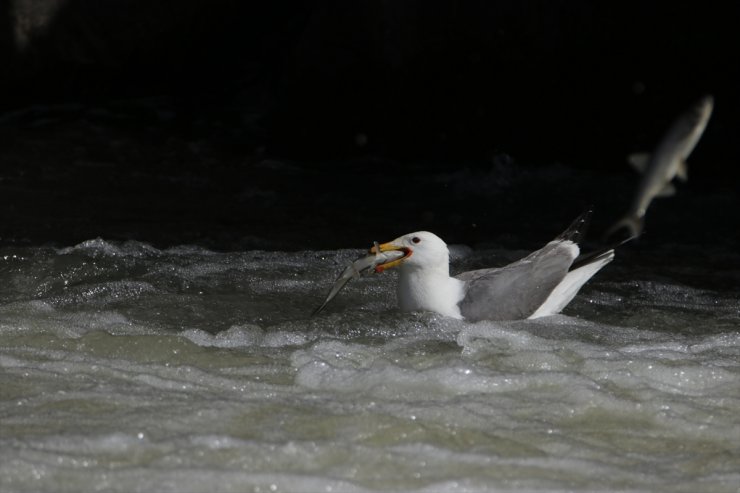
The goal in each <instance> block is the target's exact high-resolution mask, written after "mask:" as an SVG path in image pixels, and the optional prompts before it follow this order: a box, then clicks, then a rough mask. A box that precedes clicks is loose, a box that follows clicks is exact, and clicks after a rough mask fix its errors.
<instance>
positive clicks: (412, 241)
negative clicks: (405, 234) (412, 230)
mask: <svg viewBox="0 0 740 493" xmlns="http://www.w3.org/2000/svg"><path fill="white" fill-rule="evenodd" d="M411 243H421V238H419V237H418V236H414V237H413V238H411Z"/></svg>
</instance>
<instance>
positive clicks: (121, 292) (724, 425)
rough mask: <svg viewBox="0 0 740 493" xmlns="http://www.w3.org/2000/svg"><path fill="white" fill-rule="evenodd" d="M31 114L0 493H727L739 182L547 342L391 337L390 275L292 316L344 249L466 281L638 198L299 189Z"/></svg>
mask: <svg viewBox="0 0 740 493" xmlns="http://www.w3.org/2000/svg"><path fill="white" fill-rule="evenodd" d="M130 108H131V107H130V105H128V106H127V111H131V110H130ZM146 108H150V107H149V106H147V107H146ZM142 111H144V110H142ZM145 111H150V110H149V109H146V110H145ZM43 115H44V117H45V119H40V118H39V117H38V116H34V115H31V116H28V114H26V113H24V114H21V115H16V116H13V119H14V120H13V121H14V122H16V123H14V126H12V127H8V128H5V129H4V131H3V132H2V139H3V146H2V159H3V164H4V167H3V171H2V176H1V178H2V179H1V180H0V192H1V193H0V205H2V209H3V211H4V216H3V224H2V225H0V231H2V233H1V234H2V239H1V241H0V243H1V244H2V247H1V248H0V379H1V381H2V385H1V386H0V421H1V422H2V426H1V427H0V489H2V490H3V491H34V492H38V491H49V492H52V491H53V492H63V491H69V492H73V491H74V492H78V491H98V490H102V491H126V492H130V491H142V492H144V491H178V492H187V491H192V492H198V491H224V492H228V491H307V490H310V491H377V490H383V491H389V490H390V491H408V490H414V491H491V490H505V491H522V490H525V491H526V490H533V489H537V490H542V489H547V490H574V489H576V490H604V489H608V490H643V491H656V490H665V491H687V492H688V491H727V492H730V491H732V492H736V491H737V485H738V484H740V474H738V471H740V431H739V430H740V418H738V416H739V415H740V397H738V396H740V302H739V301H738V299H739V295H740V253H738V252H739V250H738V248H737V247H738V242H737V219H738V217H737V215H736V214H735V213H734V211H736V210H737V197H736V195H735V194H734V187H735V185H734V184H733V183H724V182H723V181H722V180H721V179H716V180H713V179H711V178H708V177H706V176H705V177H702V175H701V173H698V175H699V176H698V178H696V179H693V181H690V182H689V183H688V184H687V185H685V186H683V187H681V189H680V191H679V195H678V196H677V197H674V198H672V199H665V200H659V201H656V202H655V204H654V205H653V208H651V211H650V214H649V217H648V226H647V229H646V234H645V236H644V237H643V238H642V239H641V240H640V241H638V242H635V243H632V244H629V245H625V246H624V247H622V248H621V249H620V250H619V251H618V253H617V258H616V259H615V260H614V262H613V263H612V264H610V265H609V266H607V267H606V268H605V269H604V270H603V271H602V272H600V273H599V274H598V275H597V276H596V277H595V278H594V279H593V280H592V281H591V282H590V283H589V284H588V285H587V286H586V287H585V288H584V289H583V290H582V293H581V294H580V295H579V296H578V297H577V298H576V299H575V300H574V301H573V303H571V305H570V306H569V307H568V308H567V309H566V310H565V312H564V314H563V315H559V316H555V317H548V318H544V319H539V320H535V321H516V322H501V323H490V322H481V323H477V324H468V323H465V322H461V321H456V320H450V319H445V318H443V317H440V316H436V315H433V314H428V313H417V314H404V313H400V312H398V311H397V310H396V309H395V299H394V289H395V277H394V273H392V272H390V273H385V274H383V275H376V276H371V277H367V278H363V279H360V280H357V281H353V282H352V283H350V285H349V286H348V287H347V289H346V290H345V291H343V292H342V293H341V294H340V296H339V297H338V298H337V299H336V300H334V301H333V302H332V304H331V305H330V306H329V307H328V309H327V310H326V312H325V313H322V315H321V316H318V317H310V313H311V311H312V310H313V308H315V307H316V306H317V305H318V304H319V303H320V301H321V300H322V299H323V296H324V295H325V294H326V291H327V290H328V288H329V286H330V285H331V283H332V282H333V280H334V278H335V276H336V275H337V274H338V273H339V272H340V271H341V269H342V268H343V267H344V265H346V263H347V262H349V261H351V260H353V259H354V258H355V257H356V256H357V255H358V254H359V253H360V252H361V250H360V249H362V248H367V247H368V246H370V244H371V242H372V241H373V240H379V241H384V240H389V239H391V238H394V237H395V236H397V235H399V234H402V233H406V232H410V231H413V230H419V229H429V230H432V231H435V232H437V233H438V234H440V236H442V237H443V238H445V239H446V240H447V241H448V242H450V243H464V244H467V245H470V246H471V247H472V249H460V250H459V251H462V252H467V254H466V255H463V256H461V257H460V258H458V259H456V260H455V262H454V264H453V271H460V270H465V269H471V268H477V267H481V266H490V265H500V264H503V263H505V262H507V261H511V260H515V259H517V258H519V257H520V256H522V255H523V254H525V253H526V252H527V251H528V250H531V249H533V248H537V247H539V246H540V245H541V244H544V243H545V242H547V241H548V240H549V239H551V238H552V237H554V236H555V235H556V234H557V233H559V232H560V231H561V230H562V229H563V228H564V227H565V226H566V225H567V224H568V223H569V222H570V220H571V219H572V218H574V217H575V216H576V215H577V214H578V213H580V212H581V211H582V210H583V209H584V208H585V207H587V206H588V205H589V204H594V205H595V210H596V212H595V214H594V223H593V225H592V232H593V234H592V235H591V236H590V237H589V238H590V239H589V242H587V248H591V247H595V246H596V245H597V244H598V236H599V234H600V232H601V231H603V230H604V229H605V228H606V227H607V226H608V224H609V223H610V222H611V221H613V220H614V219H616V217H617V216H618V214H619V212H620V211H621V209H622V207H623V204H624V203H626V200H627V199H628V198H629V193H630V191H631V189H632V186H633V185H634V176H632V175H629V174H625V173H618V172H616V171H613V170H612V171H607V170H604V171H598V169H597V167H594V168H592V169H589V170H585V169H578V168H572V167H568V166H565V165H558V164H546V165H545V164H543V165H530V166H524V165H520V164H518V163H516V162H515V161H514V160H512V159H511V158H509V157H507V156H505V155H498V156H496V157H492V158H490V159H489V160H486V161H484V162H477V163H468V164H466V163H446V164H444V165H441V164H439V163H411V164H409V163H405V164H404V165H403V166H401V165H399V163H396V162H393V161H390V160H378V159H371V158H364V159H356V160H352V161H345V162H333V163H327V162H320V163H310V164H309V163H292V162H289V161H285V160H278V159H273V158H268V157H267V156H265V155H261V154H260V152H252V150H250V152H243V151H244V149H241V148H239V146H238V145H236V144H234V142H235V141H238V139H236V140H234V139H229V140H228V143H229V145H221V144H223V143H219V142H218V141H216V140H214V139H215V137H213V135H214V134H215V133H216V132H211V131H208V132H206V134H207V138H205V137H202V134H201V137H198V138H187V137H185V136H182V135H181V134H170V133H168V132H165V131H163V130H162V129H163V127H166V123H162V121H166V119H167V115H166V114H163V115H160V117H159V118H161V119H163V120H162V121H160V122H159V123H158V124H157V125H153V126H152V127H151V128H148V127H146V126H144V127H142V126H140V125H133V124H132V125H131V126H130V127H127V126H126V125H121V124H120V122H119V123H117V124H116V126H115V129H116V130H115V131H112V130H111V126H110V125H108V124H105V123H104V122H105V120H106V119H110V118H119V119H120V118H124V117H125V116H126V114H120V113H116V112H115V111H113V110H111V109H110V108H105V109H104V110H103V109H100V110H98V111H97V113H95V112H92V110H90V109H89V108H80V107H76V106H74V105H73V106H70V107H64V108H59V109H58V111H57V113H56V114H54V113H53V112H52V113H51V114H50V113H49V111H48V109H45V110H44V111H43ZM70 115H72V116H70ZM18 119H20V121H21V122H25V123H23V124H22V125H21V124H18V123H17V122H18V121H19V120H18ZM137 121H138V120H137ZM168 135H169V136H168ZM172 135H178V137H173V136H172ZM229 146H232V147H229ZM245 155H246V156H250V157H248V158H245V157H243V156H245ZM692 178H693V177H692ZM101 238H102V239H101Z"/></svg>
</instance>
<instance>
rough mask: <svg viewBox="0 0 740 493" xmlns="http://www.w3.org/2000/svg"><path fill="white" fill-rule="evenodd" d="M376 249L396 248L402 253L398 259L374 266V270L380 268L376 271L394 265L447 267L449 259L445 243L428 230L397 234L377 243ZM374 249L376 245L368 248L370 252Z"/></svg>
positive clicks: (406, 267)
mask: <svg viewBox="0 0 740 493" xmlns="http://www.w3.org/2000/svg"><path fill="white" fill-rule="evenodd" d="M377 249H378V250H380V251H381V252H387V251H392V250H398V251H401V252H403V253H404V255H403V257H401V258H399V259H396V260H393V261H391V262H387V263H385V264H382V265H379V266H378V268H376V270H378V269H380V270H378V272H382V271H383V270H385V269H390V268H392V267H396V266H402V267H403V268H404V269H426V268H443V269H448V264H449V260H450V253H449V250H448V249H447V244H446V243H445V242H444V241H442V239H441V238H440V237H439V236H437V235H435V234H434V233H430V232H429V231H417V232H416V233H409V234H406V235H403V236H399V237H398V238H396V239H395V240H393V241H389V242H388V243H383V244H381V245H378V247H377ZM376 251H377V250H376V247H373V248H371V249H370V253H376Z"/></svg>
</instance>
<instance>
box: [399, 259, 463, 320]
mask: <svg viewBox="0 0 740 493" xmlns="http://www.w3.org/2000/svg"><path fill="white" fill-rule="evenodd" d="M449 272H450V271H449V266H448V265H444V266H436V267H424V268H418V267H415V266H407V265H402V266H401V269H400V279H399V281H398V304H399V306H400V308H401V310H403V311H419V310H423V311H434V312H437V313H440V314H442V315H445V316H448V317H453V318H462V315H461V314H460V308H459V307H458V303H459V302H460V300H461V299H462V297H463V282H462V281H459V280H457V279H454V278H452V277H450V274H449Z"/></svg>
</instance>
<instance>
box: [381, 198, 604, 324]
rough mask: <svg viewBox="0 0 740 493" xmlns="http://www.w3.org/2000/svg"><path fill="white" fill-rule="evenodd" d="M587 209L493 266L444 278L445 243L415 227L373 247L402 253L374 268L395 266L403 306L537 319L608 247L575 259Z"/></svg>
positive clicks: (563, 301) (557, 304)
mask: <svg viewBox="0 0 740 493" xmlns="http://www.w3.org/2000/svg"><path fill="white" fill-rule="evenodd" d="M590 215H591V211H588V212H586V213H584V214H582V215H581V216H579V217H578V218H577V219H576V220H575V221H574V222H573V224H571V225H570V227H569V228H568V229H567V230H565V232H563V234H561V235H560V236H558V237H557V238H555V239H554V240H553V241H551V242H549V243H548V244H547V245H545V246H544V247H542V248H541V249H539V250H537V251H535V252H532V253H530V254H529V255H528V256H526V257H524V258H523V259H521V260H518V261H516V262H514V263H511V264H509V265H506V266H504V267H499V268H490V269H479V270H474V271H470V272H463V273H462V274H459V275H457V276H455V277H450V266H449V259H450V254H449V250H448V249H447V244H446V243H445V242H444V241H442V239H440V238H439V237H438V236H437V235H435V234H434V233H430V232H428V231H419V232H416V233H409V234H407V235H403V236H400V237H398V238H396V239H395V240H393V241H390V242H388V243H384V244H381V245H378V246H376V247H373V248H372V249H371V250H370V251H371V253H376V252H377V251H378V250H379V251H381V252H387V251H401V252H403V254H404V255H403V257H401V258H399V259H397V260H393V261H391V262H387V263H384V264H382V265H379V266H378V267H376V268H375V270H376V271H378V272H382V271H383V270H386V269H388V268H392V267H396V266H397V267H399V270H400V278H399V282H398V304H399V306H400V308H401V309H402V310H404V311H431V312H436V313H439V314H442V315H445V316H448V317H453V318H458V319H465V320H468V321H471V322H477V321H480V320H517V319H526V318H538V317H545V316H548V315H554V314H556V313H558V312H560V311H561V310H562V309H563V308H565V306H566V305H567V304H568V303H570V301H571V300H572V299H573V298H574V297H575V295H576V294H577V293H578V290H579V289H581V286H583V285H584V284H585V283H586V281H588V280H589V279H590V278H591V277H592V276H593V275H594V274H596V272H598V271H599V270H600V269H601V268H602V267H604V266H605V265H606V264H608V263H609V262H611V260H612V259H613V258H614V249H613V248H608V249H605V250H602V251H598V252H594V253H592V254H589V255H586V256H583V257H582V258H580V259H579V258H578V256H579V253H580V249H579V247H578V244H577V242H578V240H579V239H580V238H581V236H582V234H583V232H584V230H585V228H586V225H587V223H588V219H589V217H590Z"/></svg>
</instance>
